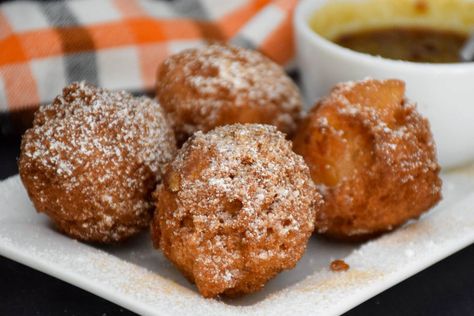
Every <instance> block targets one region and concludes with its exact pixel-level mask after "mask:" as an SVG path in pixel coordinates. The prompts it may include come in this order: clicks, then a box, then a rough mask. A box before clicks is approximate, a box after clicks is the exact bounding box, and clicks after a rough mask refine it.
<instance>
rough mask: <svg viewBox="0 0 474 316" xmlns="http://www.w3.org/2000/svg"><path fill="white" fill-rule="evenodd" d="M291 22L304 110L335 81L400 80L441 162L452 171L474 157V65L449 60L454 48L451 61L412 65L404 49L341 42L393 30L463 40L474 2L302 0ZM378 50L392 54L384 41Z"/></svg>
mask: <svg viewBox="0 0 474 316" xmlns="http://www.w3.org/2000/svg"><path fill="white" fill-rule="evenodd" d="M294 25H295V28H294V29H295V38H296V46H297V65H298V67H299V69H300V70H301V74H302V84H303V91H304V94H305V97H306V100H307V101H308V104H309V105H313V104H314V101H315V100H317V99H318V98H320V97H322V96H324V95H326V94H327V93H328V92H329V90H330V89H331V87H332V86H334V85H335V84H336V83H338V82H343V81H351V80H360V79H363V78H365V77H373V78H376V79H388V78H397V79H401V80H404V81H405V82H406V85H407V96H408V98H409V99H411V100H412V101H415V102H416V103H417V104H418V109H419V110H420V112H421V113H422V114H423V115H424V116H425V117H427V118H428V119H429V121H430V124H431V129H432V131H433V135H434V138H435V142H436V145H437V149H438V157H439V161H440V163H441V165H442V166H443V167H445V168H446V167H448V168H449V167H453V166H457V165H461V164H465V163H468V162H469V161H472V160H474V146H473V145H472V144H473V141H474V124H472V122H474V105H473V102H474V101H472V100H474V88H473V86H472V82H474V63H460V62H457V60H454V59H453V58H452V57H453V51H454V49H453V50H451V57H450V58H446V59H443V58H444V57H442V58H441V60H439V59H438V60H433V59H432V60H430V59H429V58H432V57H433V56H431V57H429V58H427V57H423V58H424V59H420V60H416V56H415V58H412V57H413V56H412V57H405V56H409V54H407V53H406V52H407V50H405V51H404V52H402V53H399V55H398V56H385V57H381V56H380V55H383V54H382V53H383V52H382V53H381V52H380V51H379V52H372V51H364V52H360V50H362V49H356V48H355V47H351V48H347V47H343V46H347V45H345V43H342V42H341V39H343V38H344V37H345V36H348V35H351V34H363V35H364V36H367V34H370V33H371V32H374V31H376V32H387V31H390V30H394V29H395V30H397V32H398V31H400V30H412V31H413V30H428V31H429V32H437V33H438V35H439V34H440V33H442V34H444V32H448V33H450V34H455V35H456V36H459V39H457V41H458V42H463V40H464V39H465V38H467V36H468V34H469V33H471V32H472V31H473V30H474V1H472V0H303V1H302V2H300V3H299V5H298V7H297V9H296V11H295V16H294ZM425 35H426V34H425ZM370 36H373V34H371V35H370ZM370 36H368V37H370ZM410 36H412V37H413V33H411V34H410V35H409V36H408V37H410ZM415 37H416V34H415ZM451 40H452V37H451ZM413 41H414V42H417V40H413ZM336 42H338V43H339V44H341V45H343V46H341V45H339V44H338V43H336ZM448 42H449V41H448ZM372 44H373V42H372ZM372 44H371V45H372ZM438 44H439V43H438ZM378 45H380V46H381V47H382V50H385V51H387V50H388V51H390V49H388V48H387V45H388V44H384V43H382V44H380V43H379V44H378ZM443 45H445V43H444V44H443V43H441V46H443ZM449 45H452V44H449ZM456 45H458V46H459V45H460V44H459V43H458V44H456ZM366 48H367V47H366ZM409 48H410V47H409ZM441 48H442V47H441ZM357 50H359V51H357ZM392 50H393V49H392ZM401 50H403V49H401ZM408 52H409V53H410V50H408ZM403 54H405V55H403ZM443 54H444V53H441V54H440V56H441V55H443ZM400 56H401V57H400ZM436 58H439V56H437V57H436V56H435V59H436Z"/></svg>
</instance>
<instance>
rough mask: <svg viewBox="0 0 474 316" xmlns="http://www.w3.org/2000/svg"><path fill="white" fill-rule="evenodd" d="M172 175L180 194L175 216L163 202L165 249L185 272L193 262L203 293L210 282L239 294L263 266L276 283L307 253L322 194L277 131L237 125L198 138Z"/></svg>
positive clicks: (188, 145)
mask: <svg viewBox="0 0 474 316" xmlns="http://www.w3.org/2000/svg"><path fill="white" fill-rule="evenodd" d="M196 157H199V158H196ZM196 174H198V175H199V176H198V177H197V176H196ZM171 175H175V176H174V177H173V178H170V179H169V180H168V181H166V182H165V184H168V186H169V187H170V188H171V190H172V191H173V192H175V193H176V198H175V201H176V202H175V203H174V204H176V208H173V209H171V210H169V206H167V205H169V204H170V203H168V204H165V201H167V200H164V201H161V199H162V198H165V196H160V197H159V198H160V204H159V210H158V212H159V216H160V221H161V225H160V228H161V231H162V236H163V237H162V239H161V243H160V246H161V248H162V249H164V251H165V253H166V254H167V255H168V257H170V258H171V260H173V261H174V262H175V263H176V262H177V264H178V266H181V268H183V265H184V263H183V262H190V260H191V262H194V265H193V267H192V273H193V274H194V278H195V279H196V283H197V285H198V287H200V290H201V287H206V286H209V285H208V284H209V283H210V284H212V286H215V287H217V288H219V289H220V292H224V291H225V290H226V289H232V288H234V287H237V288H238V286H239V284H240V282H243V280H246V279H248V278H249V272H248V271H255V273H260V272H261V271H259V267H261V266H266V267H268V268H267V269H268V271H269V272H268V273H270V275H269V276H268V278H269V277H272V276H273V274H274V273H275V272H274V271H279V270H283V269H288V268H291V267H292V266H293V265H294V264H295V263H296V261H297V260H298V259H299V257H300V256H301V255H302V252H303V251H304V249H305V246H306V241H307V239H308V238H309V236H310V235H311V233H312V230H313V227H314V217H315V210H316V209H317V207H319V205H318V203H320V202H321V196H320V195H319V194H318V193H317V192H316V190H315V188H314V185H313V183H312V181H311V178H310V175H309V170H308V167H307V166H306V165H305V163H304V161H303V159H302V157H300V156H298V155H296V154H294V153H293V152H292V150H291V144H290V142H289V141H287V140H285V138H284V135H283V134H282V133H280V132H278V131H277V130H276V128H275V127H273V126H269V125H251V124H248V125H240V124H235V125H228V126H225V127H220V128H216V129H214V130H212V131H211V132H209V133H207V134H204V133H202V132H197V133H196V134H194V136H193V137H192V138H191V139H190V140H189V141H188V142H186V143H185V144H184V146H183V148H182V149H181V151H180V152H179V153H178V155H177V157H176V159H175V160H174V161H173V163H172V164H171V170H170V171H168V173H167V176H170V177H171ZM174 179H176V183H179V184H178V185H176V186H173V185H171V184H170V183H171V182H172V181H174ZM177 179H179V180H177ZM166 190H168V189H167V188H163V189H162V191H161V194H165V193H166V192H167V191H166ZM161 203H163V205H162V204H161ZM171 204H173V203H171ZM183 224H184V225H183ZM168 234H172V235H173V236H168ZM235 245H237V246H235ZM182 247H188V248H187V249H189V250H188V251H189V253H187V252H186V250H185V249H184V250H182V249H181V248H182ZM177 249H178V250H177ZM183 253H184V254H183ZM188 256H192V258H188ZM184 269H191V267H188V266H185V267H184ZM263 271H264V270H263ZM264 275H265V274H264ZM210 276H212V278H211V280H209V279H210ZM249 282H250V281H249ZM217 291H218V290H216V292H217ZM220 292H217V294H219V293H220Z"/></svg>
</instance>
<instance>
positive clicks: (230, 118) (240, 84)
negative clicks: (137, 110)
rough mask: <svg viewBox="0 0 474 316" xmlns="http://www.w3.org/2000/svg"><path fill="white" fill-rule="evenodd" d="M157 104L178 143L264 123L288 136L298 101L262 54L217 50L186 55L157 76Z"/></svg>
mask: <svg viewBox="0 0 474 316" xmlns="http://www.w3.org/2000/svg"><path fill="white" fill-rule="evenodd" d="M156 94H157V98H158V100H159V101H160V104H161V105H162V106H163V108H164V110H165V111H166V112H167V113H168V114H169V116H170V120H171V122H172V125H173V128H174V130H175V133H176V137H177V140H178V142H179V143H182V142H184V141H185V140H186V138H187V137H189V136H190V135H192V134H193V133H194V132H196V131H198V130H201V131H205V132H206V131H209V130H211V129H213V128H214V127H216V126H221V125H227V124H233V123H264V124H271V125H275V126H277V127H278V129H279V130H280V131H282V132H284V133H287V134H291V133H292V132H293V131H294V130H295V128H296V122H297V120H298V119H299V117H300V112H301V107H302V100H301V97H300V94H299V91H298V88H297V87H296V85H295V84H294V83H293V82H292V80H291V79H290V78H289V77H288V76H287V75H286V74H285V72H284V71H283V69H282V68H281V67H280V66H279V65H277V64H276V63H274V62H272V61H271V60H270V59H268V58H266V57H265V56H263V55H262V54H260V53H258V52H256V51H252V50H248V49H244V48H237V47H232V46H227V45H223V44H211V45H208V46H205V47H201V48H195V49H188V50H184V51H183V52H180V53H178V54H175V55H172V56H170V57H169V58H167V59H166V60H165V61H164V62H163V64H162V65H161V67H160V69H159V71H158V78H157V87H156Z"/></svg>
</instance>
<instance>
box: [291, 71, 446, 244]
mask: <svg viewBox="0 0 474 316" xmlns="http://www.w3.org/2000/svg"><path fill="white" fill-rule="evenodd" d="M404 95H405V84H404V83H403V82H402V81H399V80H384V81H377V80H372V79H366V80H364V81H360V82H348V83H344V84H339V85H337V86H336V87H335V88H334V89H333V90H332V92H331V94H330V95H329V96H328V97H326V98H324V99H322V100H321V101H320V102H319V103H318V104H316V106H315V107H314V108H313V109H312V110H311V111H310V113H309V114H308V116H307V118H306V119H305V120H304V122H303V123H302V125H301V126H300V128H299V130H298V132H297V134H296V137H295V139H294V148H295V151H296V152H297V153H299V154H301V155H302V156H303V157H304V158H305V161H306V163H307V164H308V166H309V168H310V170H311V175H312V178H313V180H314V181H315V183H317V184H318V185H320V187H321V189H322V192H323V196H324V198H325V202H326V203H325V205H324V207H323V208H322V211H321V212H319V213H318V214H317V216H316V229H317V231H318V232H319V233H322V234H325V235H328V236H332V237H336V238H341V239H365V238H368V237H370V236H373V235H377V234H380V233H382V232H385V231H389V230H391V229H394V228H395V227H397V226H400V225H402V224H403V223H405V222H406V221H408V220H409V219H412V218H417V217H419V216H420V215H421V214H422V213H423V212H426V211H427V210H429V209H430V208H431V207H432V206H434V205H435V204H436V203H437V202H438V201H439V200H440V199H441V180H440V178H439V176H438V173H439V171H440V167H439V165H438V163H437V159H436V150H435V144H434V142H433V138H432V135H431V131H430V128H429V124H428V121H427V120H426V119H424V118H422V117H421V115H420V114H419V113H418V112H417V110H416V107H415V105H413V104H412V103H410V102H409V101H407V100H406V99H405V96H404Z"/></svg>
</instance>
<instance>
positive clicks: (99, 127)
mask: <svg viewBox="0 0 474 316" xmlns="http://www.w3.org/2000/svg"><path fill="white" fill-rule="evenodd" d="M175 151H176V145H175V141H174V137H173V133H172V130H171V128H170V126H169V125H168V123H167V122H166V120H165V117H164V114H163V111H162V109H161V108H160V106H159V104H158V103H156V102H155V101H153V100H151V99H148V98H144V97H142V98H134V97H132V96H131V95H130V94H128V93H126V92H124V91H121V92H112V91H108V90H104V89H99V88H96V87H93V86H91V85H88V84H86V83H84V82H80V83H73V84H71V85H70V86H68V87H66V88H65V89H64V91H63V94H62V95H60V96H58V97H57V98H56V99H55V100H54V102H53V103H52V104H49V105H45V106H42V107H41V108H40V109H39V110H38V112H37V113H36V114H35V119H34V126H33V128H31V129H29V130H28V131H27V132H26V133H25V135H24V137H23V142H22V153H21V157H20V172H21V174H22V177H23V180H24V181H25V184H26V185H28V186H29V187H28V189H29V192H30V194H31V196H32V198H33V199H34V200H35V198H36V197H38V200H35V203H36V206H37V208H38V210H39V211H44V212H47V213H48V214H50V215H52V216H53V218H54V219H55V220H56V221H58V222H61V221H62V220H64V221H72V222H74V221H77V223H78V225H77V227H72V228H71V229H74V230H77V233H79V234H80V233H81V231H83V232H87V231H88V229H90V230H91V234H94V232H100V234H104V235H107V231H110V233H111V234H113V236H111V239H119V238H120V236H121V235H123V234H126V231H127V230H130V231H134V230H136V229H137V227H135V226H136V225H134V223H133V222H132V223H130V225H129V226H130V227H128V225H118V223H117V222H116V220H117V216H122V215H123V216H127V214H128V216H130V215H132V214H135V216H137V217H148V216H144V212H148V210H149V209H150V207H151V205H152V204H151V202H150V197H146V195H147V192H148V194H149V191H150V190H151V189H152V188H149V187H150V185H151V186H152V187H153V186H154V183H156V182H159V181H160V180H161V174H162V171H163V168H164V166H165V164H166V163H168V162H169V161H170V160H171V159H172V158H173V156H174V153H175ZM51 183H52V184H53V185H51ZM54 190H58V191H57V192H56V191H54ZM53 191H54V192H53ZM55 194H60V196H61V198H59V199H57V200H56V198H55V197H53V196H55ZM82 200H84V201H87V202H86V203H82V202H83V201H82ZM77 203H82V204H81V205H80V207H78V209H75V205H77ZM79 208H80V209H79ZM143 220H145V218H143V219H142V220H141V221H142V222H141V223H140V224H139V225H138V226H143V225H144V224H145V225H146V222H145V223H143ZM112 228H113V229H114V230H115V231H112ZM92 231H94V232H92ZM72 233H73V235H74V232H72ZM84 238H86V237H84Z"/></svg>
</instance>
